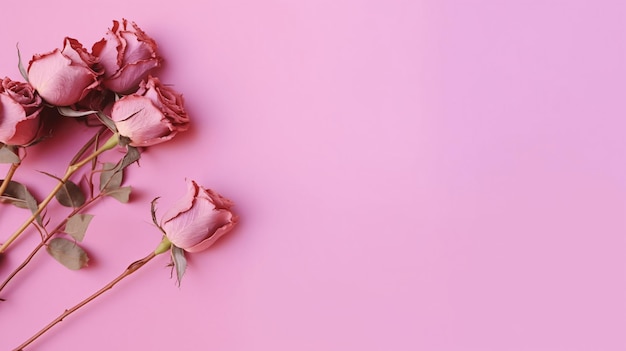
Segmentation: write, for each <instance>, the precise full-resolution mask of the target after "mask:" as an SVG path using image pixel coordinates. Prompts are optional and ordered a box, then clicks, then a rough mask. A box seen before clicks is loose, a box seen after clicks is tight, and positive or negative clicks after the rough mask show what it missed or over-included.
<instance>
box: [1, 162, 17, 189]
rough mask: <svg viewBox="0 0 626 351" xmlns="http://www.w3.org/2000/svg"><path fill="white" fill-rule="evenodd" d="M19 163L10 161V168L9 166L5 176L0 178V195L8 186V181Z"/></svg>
mask: <svg viewBox="0 0 626 351" xmlns="http://www.w3.org/2000/svg"><path fill="white" fill-rule="evenodd" d="M20 164H21V162H16V163H11V168H9V171H8V172H7V175H6V177H4V179H3V180H2V185H0V196H2V195H3V194H4V192H5V191H6V190H7V188H8V187H9V183H10V182H11V179H13V175H14V174H15V171H17V168H18V167H19V166H20Z"/></svg>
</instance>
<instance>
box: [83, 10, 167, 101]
mask: <svg viewBox="0 0 626 351" xmlns="http://www.w3.org/2000/svg"><path fill="white" fill-rule="evenodd" d="M131 25H132V28H129V26H128V22H127V21H126V20H125V19H124V20H122V25H121V26H120V23H119V22H118V21H113V28H111V29H110V30H109V31H108V32H107V34H106V36H105V37H104V38H103V39H102V40H100V41H99V42H97V43H95V44H94V45H93V48H92V53H93V54H94V55H96V56H98V57H99V58H100V63H101V64H102V66H103V68H104V80H103V81H102V84H103V85H104V87H106V88H108V89H109V90H111V91H114V92H116V93H120V94H128V93H132V92H134V91H135V90H137V88H138V87H139V82H141V81H142V80H143V79H145V78H146V76H147V75H148V73H149V72H150V71H151V70H152V69H154V68H156V67H158V66H159V65H160V64H161V57H159V56H158V55H157V52H156V50H157V45H156V42H155V41H154V39H152V38H150V37H149V36H147V35H146V33H144V32H143V31H142V30H141V29H139V27H138V26H137V25H136V24H135V23H134V22H132V23H131Z"/></svg>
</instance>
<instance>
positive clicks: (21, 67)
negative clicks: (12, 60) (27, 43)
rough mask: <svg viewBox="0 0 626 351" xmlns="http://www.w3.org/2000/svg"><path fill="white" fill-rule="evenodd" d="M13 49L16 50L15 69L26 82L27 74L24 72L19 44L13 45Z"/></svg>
mask: <svg viewBox="0 0 626 351" xmlns="http://www.w3.org/2000/svg"><path fill="white" fill-rule="evenodd" d="M15 47H16V48H17V69H19V70H20V74H21V75H22V77H23V78H24V79H25V80H26V81H27V82H28V72H26V70H25V69H24V65H23V64H22V54H21V53H20V47H19V44H15Z"/></svg>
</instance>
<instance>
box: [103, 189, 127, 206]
mask: <svg viewBox="0 0 626 351" xmlns="http://www.w3.org/2000/svg"><path fill="white" fill-rule="evenodd" d="M131 190H132V188H131V187H130V186H123V187H121V188H117V189H113V190H110V191H107V192H106V193H105V194H106V195H107V196H110V197H112V198H114V199H116V200H117V201H119V202H121V203H127V202H128V200H129V199H130V192H131Z"/></svg>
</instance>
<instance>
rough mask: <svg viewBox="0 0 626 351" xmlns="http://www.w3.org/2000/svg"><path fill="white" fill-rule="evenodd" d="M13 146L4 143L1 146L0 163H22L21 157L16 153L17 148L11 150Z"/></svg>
mask: <svg viewBox="0 0 626 351" xmlns="http://www.w3.org/2000/svg"><path fill="white" fill-rule="evenodd" d="M11 149H12V147H9V146H7V145H3V146H2V148H0V163H20V162H21V160H20V157H19V156H18V155H17V154H16V153H15V150H11Z"/></svg>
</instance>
